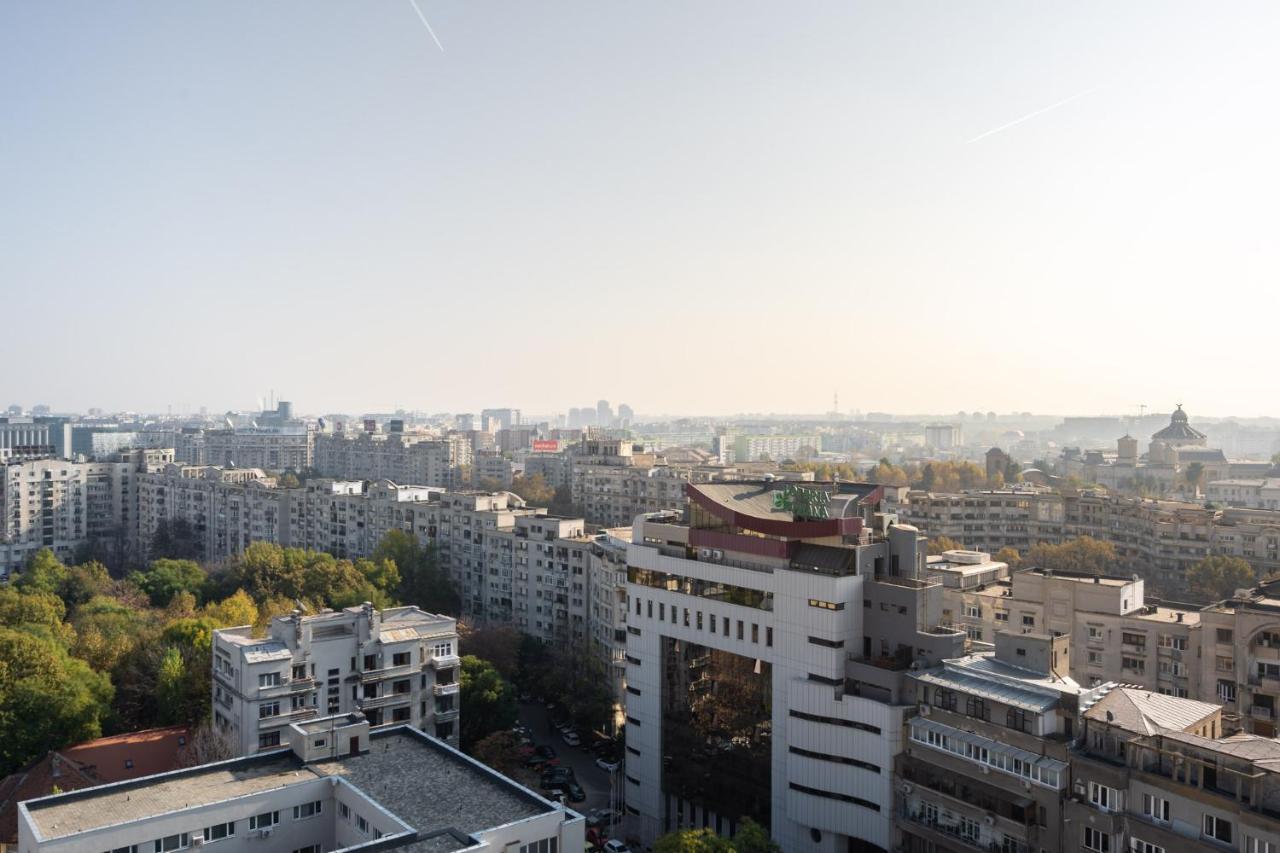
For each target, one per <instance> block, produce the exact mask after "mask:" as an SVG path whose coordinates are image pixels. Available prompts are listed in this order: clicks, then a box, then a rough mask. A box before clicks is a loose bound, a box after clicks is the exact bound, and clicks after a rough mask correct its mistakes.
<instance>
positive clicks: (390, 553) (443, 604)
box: [373, 530, 462, 616]
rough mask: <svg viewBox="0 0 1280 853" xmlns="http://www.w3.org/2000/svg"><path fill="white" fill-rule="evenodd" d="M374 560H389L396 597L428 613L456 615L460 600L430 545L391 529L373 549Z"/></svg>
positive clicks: (460, 607)
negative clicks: (395, 581)
mask: <svg viewBox="0 0 1280 853" xmlns="http://www.w3.org/2000/svg"><path fill="white" fill-rule="evenodd" d="M373 559H374V562H383V561H388V560H389V561H390V562H391V563H393V564H394V565H395V567H396V570H397V572H398V573H399V575H400V586H399V589H398V595H397V597H398V598H399V599H400V600H401V601H402V602H404V603H405V604H416V605H417V606H418V607H421V608H422V609H423V610H426V611H428V612H431V613H444V614H448V615H450V616H456V615H457V614H458V613H460V612H461V610H462V600H461V599H460V598H459V597H458V592H457V590H456V589H454V587H453V584H452V582H450V580H449V578H448V577H447V576H446V575H445V573H444V572H443V571H441V569H440V565H439V563H438V561H437V560H436V552H435V548H434V547H427V548H423V547H422V546H421V545H420V544H418V540H417V539H415V538H414V537H413V536H412V535H410V534H409V533H407V532H405V531H403V530H391V531H389V532H388V533H387V535H386V536H384V537H383V538H382V541H381V542H379V543H378V547H377V548H375V549H374V552H373Z"/></svg>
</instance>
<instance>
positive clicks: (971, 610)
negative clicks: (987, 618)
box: [964, 604, 982, 619]
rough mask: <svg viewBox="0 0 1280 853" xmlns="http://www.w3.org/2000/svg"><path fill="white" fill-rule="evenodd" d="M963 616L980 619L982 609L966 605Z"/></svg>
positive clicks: (973, 605)
mask: <svg viewBox="0 0 1280 853" xmlns="http://www.w3.org/2000/svg"><path fill="white" fill-rule="evenodd" d="M964 615H965V616H968V617H970V618H971V619H981V618H982V608H981V607H979V606H978V605H976V604H966V605H965V606H964Z"/></svg>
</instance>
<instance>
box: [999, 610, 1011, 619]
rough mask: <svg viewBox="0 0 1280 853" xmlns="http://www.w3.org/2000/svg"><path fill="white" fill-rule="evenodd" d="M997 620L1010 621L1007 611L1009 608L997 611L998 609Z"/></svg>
mask: <svg viewBox="0 0 1280 853" xmlns="http://www.w3.org/2000/svg"><path fill="white" fill-rule="evenodd" d="M996 621H997V622H1008V621H1009V611H1007V610H997V611H996Z"/></svg>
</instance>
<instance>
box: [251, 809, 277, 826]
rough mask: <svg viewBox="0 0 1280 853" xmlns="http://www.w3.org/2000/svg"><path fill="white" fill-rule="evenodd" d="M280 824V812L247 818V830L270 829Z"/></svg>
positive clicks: (264, 813)
mask: <svg viewBox="0 0 1280 853" xmlns="http://www.w3.org/2000/svg"><path fill="white" fill-rule="evenodd" d="M279 822H280V812H263V813H262V814H256V815H254V816H253V817H251V818H249V829H251V830H253V829H270V828H271V827H273V826H275V825H276V824H277V823H279Z"/></svg>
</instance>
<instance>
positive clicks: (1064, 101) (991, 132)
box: [410, 0, 1102, 144]
mask: <svg viewBox="0 0 1280 853" xmlns="http://www.w3.org/2000/svg"><path fill="white" fill-rule="evenodd" d="M410 2H412V0H410ZM1101 88H1102V86H1094V87H1093V88H1092V89H1085V90H1084V91H1083V92H1076V93H1075V94H1074V95H1072V96H1071V97H1069V98H1063V99H1062V100H1061V101H1058V103H1056V104H1050V105H1049V106H1047V107H1041V108H1040V109H1038V110H1036V111H1035V112H1030V113H1027V114H1026V115H1024V116H1023V117H1022V118H1016V119H1014V120H1013V121H1011V122H1009V123H1008V124H1002V125H1000V126H999V127H995V128H992V129H991V130H988V131H987V132H986V133H980V134H978V135H977V136H975V137H974V138H973V139H970V140H969V142H968V143H966V144H970V143H974V142H977V141H979V140H981V139H986V138H987V137H988V136H993V135H995V134H997V133H999V132H1000V131H1002V130H1008V129H1009V128H1011V127H1013V126H1014V125H1018V124H1022V123H1023V122H1024V121H1028V120H1029V119H1033V118H1035V117H1036V116H1039V115H1044V114H1045V113H1047V112H1049V111H1050V110H1056V109H1057V108H1058V107H1061V106H1065V105H1067V104H1069V103H1071V102H1072V101H1074V100H1076V99H1077V98H1083V97H1084V96H1085V95H1092V94H1093V93H1094V92H1096V91H1098V90H1099V89H1101Z"/></svg>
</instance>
